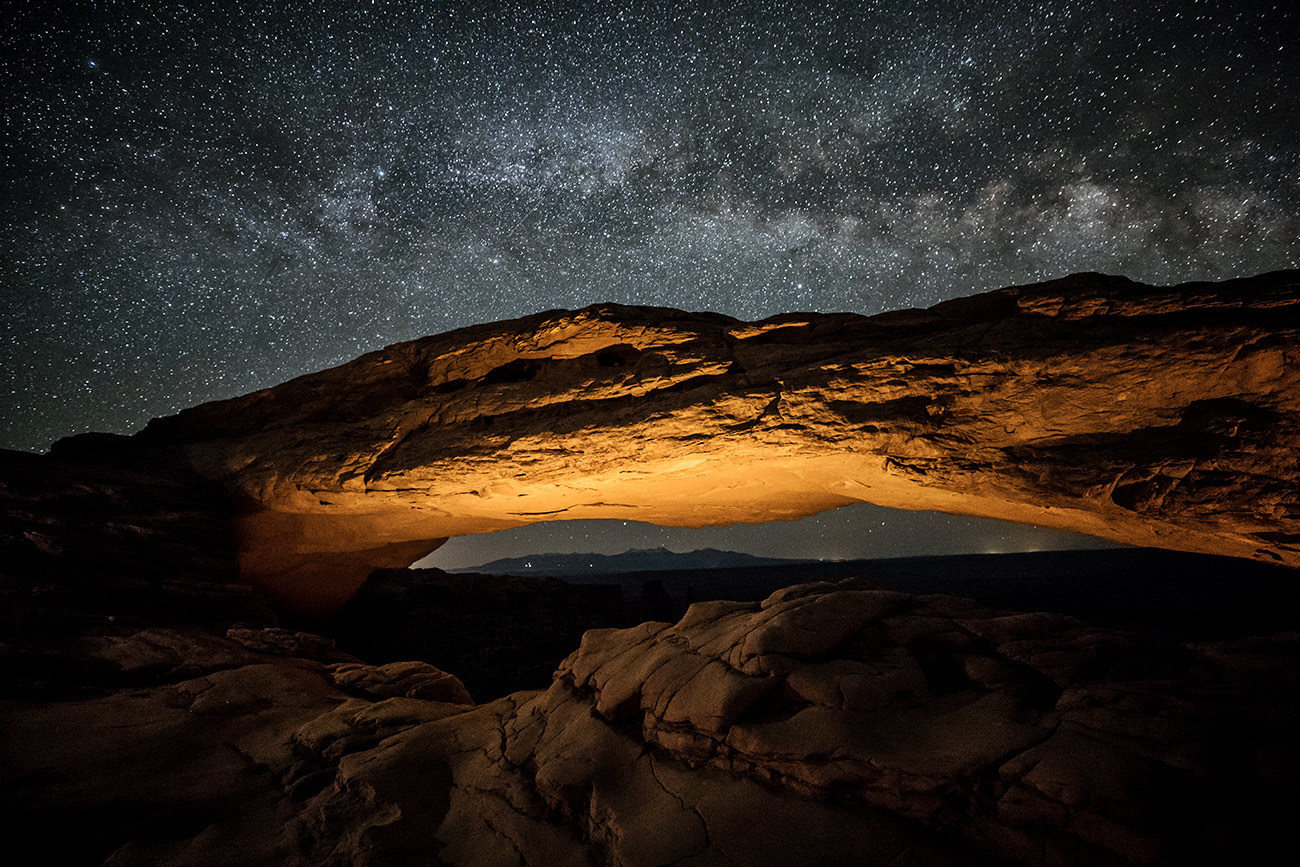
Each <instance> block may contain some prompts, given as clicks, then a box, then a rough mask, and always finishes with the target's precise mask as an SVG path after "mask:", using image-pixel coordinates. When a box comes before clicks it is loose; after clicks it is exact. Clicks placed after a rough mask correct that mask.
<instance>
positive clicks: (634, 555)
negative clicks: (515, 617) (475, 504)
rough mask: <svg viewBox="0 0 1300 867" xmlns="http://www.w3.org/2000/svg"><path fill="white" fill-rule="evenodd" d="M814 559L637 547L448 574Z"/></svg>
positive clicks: (559, 573)
mask: <svg viewBox="0 0 1300 867" xmlns="http://www.w3.org/2000/svg"><path fill="white" fill-rule="evenodd" d="M815 562H818V561H816V560H794V559H781V558H778V557H755V556H754V555H752V554H741V553H739V552H737V551H719V550H717V549H716V548H702V549H700V550H698V551H690V552H688V553H685V554H680V553H678V552H676V551H669V550H668V549H667V548H639V549H634V550H631V551H624V552H623V553H622V554H532V555H530V556H527V557H507V558H505V559H501V560H493V561H492V562H490V563H484V564H483V565H482V566H472V567H469V568H465V569H448V570H446V571H448V572H476V573H480V574H486V575H515V576H528V575H549V576H554V577H556V578H571V577H574V576H579V575H612V574H620V573H624V572H666V571H686V570H691V569H741V568H752V567H755V566H789V565H793V564H796V563H815Z"/></svg>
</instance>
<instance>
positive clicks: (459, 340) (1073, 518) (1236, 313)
mask: <svg viewBox="0 0 1300 867" xmlns="http://www.w3.org/2000/svg"><path fill="white" fill-rule="evenodd" d="M1297 302H1300V289H1298V286H1297V278H1296V274H1295V272H1279V273H1277V274H1272V275H1264V276H1261V277H1257V278H1252V279H1247V280H1236V281H1230V282H1227V283H1221V284H1188V285H1184V286H1177V287H1168V288H1156V287H1148V286H1142V285H1140V284H1135V283H1132V282H1130V281H1127V280H1124V279H1121V278H1111V277H1104V276H1101V275H1079V276H1076V277H1072V278H1067V279H1065V280H1061V281H1055V282H1052V283H1045V284H1040V285H1037V286H1030V287H1018V288H1011V289H1004V290H1000V291H997V292H991V293H987V294H985V295H980V296H975V297H973V298H968V299H962V300H958V301H952V302H947V303H944V304H941V305H938V306H937V307H934V308H932V309H930V310H926V311H904V312H897V313H889V314H884V315H881V316H875V317H862V316H855V315H850V314H836V315H812V314H807V315H805V314H790V315H785V316H779V317H776V318H773V319H769V320H765V321H763V322H758V323H744V322H739V321H736V320H733V319H730V318H727V317H724V316H717V315H712V314H687V313H681V312H679V311H674V310H666V309H656V308H634V307H620V306H615V305H599V306H596V307H591V308H588V309H586V310H581V311H577V312H565V311H559V312H551V313H543V314H538V315H536V316H531V317H527V318H524V319H518V320H513V321H509V322H501V323H496V324H491V325H483V326H475V327H473V328H467V329H461V330H458V331H454V332H450V333H448V334H444V335H439V336H436V337H429V338H425V339H422V340H417V341H412V342H410V343H403V344H398V345H395V346H391V347H389V348H387V349H384V350H382V351H379V352H375V353H371V354H369V355H366V356H363V357H361V358H358V359H357V360H355V361H353V362H350V363H348V364H345V365H343V366H341V367H337V368H334V369H332V370H327V371H322V372H320V373H317V374H312V375H310V376H305V377H301V378H299V379H296V380H293V381H292V382H288V383H285V384H284V385H281V386H277V387H276V388H272V389H268V390H265V391H260V392H257V393H255V394H251V395H248V396H246V397H242V398H237V399H234V400H229V401H223V402H218V403H213V404H206V405H204V406H200V407H196V408H194V409H191V410H187V411H185V412H182V413H181V414H179V415H177V416H174V417H171V418H167V419H160V420H156V421H155V422H153V423H151V424H150V425H149V427H148V428H147V429H146V430H145V431H144V432H143V433H141V434H140V435H138V436H137V437H136V438H134V440H133V441H132V443H131V444H130V446H129V447H128V450H130V449H136V450H143V452H144V453H145V455H146V456H147V457H146V458H145V459H147V460H153V459H156V456H157V455H158V454H161V453H179V454H180V456H181V457H182V458H183V460H184V461H186V462H187V463H189V464H190V465H192V466H193V467H194V468H195V469H197V470H198V471H199V472H200V473H201V474H202V475H204V476H205V477H207V478H210V479H214V480H217V481H219V482H220V483H221V484H222V485H223V486H225V487H226V488H227V489H228V490H229V491H232V492H234V493H235V494H236V495H237V496H238V498H239V499H240V501H241V502H243V503H244V504H245V506H246V509H245V513H244V515H243V517H242V518H241V519H240V520H239V523H238V529H239V533H240V538H241V547H242V552H241V566H242V569H243V571H244V572H245V574H246V575H249V576H250V577H253V578H255V579H256V580H259V581H260V582H262V583H263V585H264V586H266V587H268V588H270V589H271V591H272V592H273V593H274V594H275V595H276V596H277V597H278V599H279V601H280V602H281V603H282V604H285V605H289V606H290V607H294V606H296V607H297V608H299V609H300V610H304V611H307V612H308V613H324V612H326V611H328V610H331V609H333V608H336V607H337V606H338V605H339V604H341V603H342V601H343V600H345V599H346V598H347V597H348V596H349V595H350V594H351V593H352V592H353V591H354V590H355V588H356V587H357V586H358V585H359V584H360V583H361V581H363V580H364V578H365V575H366V574H368V572H369V570H370V569H371V568H373V567H376V566H405V565H407V564H408V563H409V562H411V561H413V560H414V559H416V558H417V557H419V556H421V555H422V554H423V553H425V552H427V551H428V550H430V549H431V548H432V547H433V546H435V545H436V544H438V540H440V539H443V538H445V537H448V536H453V535H460V534H465V533H478V532H485V531H489V530H494V529H499V528H503V527H509V526H517V525H520V524H526V523H532V522H536V521H543V520H556V519H561V518H623V519H636V520H643V521H651V522H656V523H661V524H670V525H682V526H700V525H704V524H722V523H730V522H736V521H766V520H776V519H791V518H796V517H799V516H801V515H807V514H811V513H814V512H817V511H821V510H824V509H829V508H834V507H837V506H842V505H845V504H849V503H855V502H862V501H866V502H873V503H878V504H881V505H886V506H896V507H902V508H908V509H937V510H941V511H948V512H954V513H961V514H969V515H979V516H986V517H995V518H1004V519H1009V520H1013V521H1024V522H1032V523H1035V524H1038V525H1041V526H1049V527H1057V528H1062V529H1068V530H1075V531H1081V532H1085V533H1092V534H1095V535H1098V536H1103V537H1107V538H1111V539H1116V540H1119V541H1123V542H1128V543H1134V544H1139V545H1151V546H1157V547H1168V548H1177V549H1182V550H1192V551H1202V552H1210V553H1218V554H1229V555H1233V556H1239V557H1254V558H1264V559H1269V560H1273V561H1276V562H1281V563H1285V564H1289V565H1292V566H1295V565H1300V545H1298V544H1297V543H1298V542H1300V506H1297V501H1298V497H1297V471H1296V462H1295V459H1294V456H1295V453H1296V450H1297V448H1300V349H1297V346H1300V303H1297ZM64 450H65V451H67V452H76V450H77V448H76V443H75V442H74V443H71V444H68V445H65V446H64Z"/></svg>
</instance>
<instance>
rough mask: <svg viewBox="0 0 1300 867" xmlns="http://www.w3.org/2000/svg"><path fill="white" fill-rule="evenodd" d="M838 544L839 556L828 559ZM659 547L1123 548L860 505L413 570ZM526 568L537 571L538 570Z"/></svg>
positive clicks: (586, 523)
mask: <svg viewBox="0 0 1300 867" xmlns="http://www.w3.org/2000/svg"><path fill="white" fill-rule="evenodd" d="M864 529H866V530H868V531H870V532H866V533H864V532H863V530H864ZM830 545H833V546H834V548H833V553H829V552H828V546H830ZM659 547H662V548H666V549H668V550H670V551H674V552H676V553H687V552H690V551H696V550H699V549H703V548H716V549H719V550H724V551H736V552H739V553H742V554H751V555H754V556H760V557H776V558H782V559H791V560H830V561H842V560H866V559H883V558H894V557H921V556H931V555H942V554H980V553H986V554H994V553H1011V552H1030V551H1049V550H1071V549H1076V548H1110V547H1120V546H1119V545H1118V544H1117V543H1114V542H1109V541H1107V540H1104V539H1098V538H1095V537H1093V536H1085V535H1081V534H1079V533H1067V532H1063V531H1059V530H1050V529H1047V528H1044V527H1035V526H1030V525H1025V524H1011V523H1008V522H1005V521H997V520H993V519H989V518H970V517H964V516H958V515H947V514H944V513H941V512H925V511H919V512H912V511H903V510H898V509H888V508H885V507H883V506H876V505H872V504H870V503H860V504H857V505H852V506H844V507H842V508H839V509H832V510H830V511H828V512H822V513H821V514H818V515H812V516H809V517H806V518H801V519H799V520H797V521H772V522H769V523H766V524H732V525H730V526H724V527H701V528H699V529H690V528H683V527H660V526H657V525H654V524H645V523H641V522H639V521H627V520H622V519H603V520H577V521H548V522H543V523H538V524H530V525H528V526H525V527H515V528H513V529H510V530H499V531H497V532H495V533H483V534H479V535H474V536H459V537H456V538H453V539H450V540H448V542H447V543H446V544H445V545H443V546H442V547H440V548H438V549H437V550H436V551H434V552H433V553H432V554H430V555H429V556H427V557H425V558H424V559H422V560H420V561H419V562H417V563H415V564H414V566H413V568H436V569H465V568H470V567H474V566H480V565H482V564H484V563H488V562H490V561H492V560H499V559H503V558H513V557H528V556H530V555H540V554H605V555H610V554H622V553H624V552H626V551H629V550H634V549H645V548H659ZM525 568H532V565H531V563H528V564H525ZM592 568H595V567H594V566H592Z"/></svg>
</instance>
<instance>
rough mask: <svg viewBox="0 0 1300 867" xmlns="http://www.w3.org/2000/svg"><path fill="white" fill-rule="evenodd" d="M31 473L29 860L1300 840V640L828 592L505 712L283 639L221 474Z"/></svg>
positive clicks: (16, 544)
mask: <svg viewBox="0 0 1300 867" xmlns="http://www.w3.org/2000/svg"><path fill="white" fill-rule="evenodd" d="M3 465H4V471H3V473H0V482H2V484H3V493H4V496H5V498H6V503H7V506H8V510H7V515H8V516H9V518H10V519H9V520H8V521H6V524H5V528H4V536H3V544H4V546H5V551H6V554H7V556H6V558H5V565H4V569H3V574H4V583H3V585H2V586H3V588H4V593H5V599H4V603H5V606H4V611H5V612H6V615H5V616H6V621H5V635H4V646H3V648H0V650H2V651H3V663H4V668H3V680H2V681H0V731H2V732H3V740H2V741H0V814H2V815H4V816H5V824H6V826H7V827H6V840H7V843H8V849H7V853H8V854H7V860H8V862H9V863H16V864H33V865H35V864H48V865H55V864H58V865H65V864H113V865H145V864H176V865H181V864H184V865H200V864H203V865H207V864H231V863H240V864H304V865H305V864H352V865H362V864H372V865H392V864H399V865H400V864H459V865H485V864H510V865H517V864H521V863H522V864H531V865H553V864H555V865H559V864H620V865H642V864H644V865H664V864H692V865H711V864H718V865H733V864H773V865H778V864H790V863H810V864H855V865H857V864H879V865H908V864H914V865H941V864H954V865H957V864H979V863H989V864H1022V865H1029V864H1032V865H1085V864H1086V865H1094V864H1115V865H1125V864H1144V865H1146V864H1170V865H1175V864H1177V865H1181V864H1195V863H1205V864H1220V863H1228V862H1237V863H1251V862H1253V861H1256V860H1258V859H1262V858H1263V857H1264V855H1263V853H1264V852H1266V851H1268V847H1269V846H1271V845H1276V844H1279V843H1281V842H1283V841H1284V840H1285V838H1286V836H1287V833H1288V832H1287V827H1288V826H1287V821H1286V820H1287V818H1288V816H1289V813H1290V806H1291V805H1292V804H1293V803H1294V799H1293V797H1292V795H1291V794H1290V792H1291V788H1292V781H1293V780H1294V779H1295V778H1296V775H1297V772H1300V767H1297V765H1298V764H1300V751H1297V750H1296V749H1295V748H1294V742H1293V737H1292V733H1293V732H1294V730H1295V727H1296V724H1297V723H1300V690H1297V686H1300V635H1297V634H1277V635H1270V636H1265V637H1257V638H1249V639H1240V640H1234V641H1221V642H1209V643H1205V642H1203V643H1197V644H1186V643H1178V642H1174V641H1159V640H1154V639H1146V638H1138V637H1135V636H1134V635H1132V634H1131V633H1127V632H1124V631H1121V630H1117V629H1113V628H1099V627H1093V626H1089V625H1087V624H1085V623H1083V622H1081V621H1078V620H1075V619H1072V618H1069V617H1065V616H1062V615H1048V614H1025V613H1010V612H1003V611H996V610H990V609H987V608H984V607H981V606H979V605H977V604H976V603H973V602H970V601H968V600H963V599H960V598H955V597H951V596H911V595H907V594H902V593H897V592H891V591H883V590H877V589H872V588H870V587H868V586H864V585H863V582H854V581H848V582H841V583H836V584H830V583H823V584H814V585H804V586H800V587H794V588H789V589H786V590H782V591H778V592H777V593H775V594H773V595H772V596H771V597H769V598H768V599H766V600H765V601H763V602H761V603H760V602H743V603H742V602H724V601H718V602H707V603H700V604H697V605H695V606H693V607H692V608H691V609H690V610H689V611H688V612H687V614H686V616H685V617H684V618H683V619H682V620H681V621H680V622H678V623H675V624H668V623H662V622H649V623H643V624H639V625H636V626H633V627H631V628H626V629H604V630H593V631H589V632H588V633H587V634H586V635H585V636H584V637H583V638H582V640H581V644H580V646H579V647H578V648H577V649H576V650H575V651H574V652H573V653H572V654H571V655H570V656H569V657H568V658H567V659H566V660H565V661H564V662H563V663H562V664H561V665H560V667H559V670H558V671H557V672H556V673H555V675H554V678H553V679H552V682H551V684H550V686H549V688H547V689H545V690H531V691H524V692H517V693H514V694H511V695H508V696H504V697H501V698H496V699H495V700H491V701H486V702H484V703H480V704H478V705H474V704H472V702H471V699H470V696H469V694H468V693H467V691H466V690H465V688H464V687H463V686H462V684H461V682H460V681H459V680H458V679H457V678H455V677H453V676H451V675H449V674H447V673H445V672H443V671H441V670H439V669H437V668H435V667H434V666H432V665H430V664H429V663H428V662H424V661H406V662H393V663H387V664H383V665H375V664H369V663H368V662H363V661H361V660H359V659H356V658H354V657H351V656H348V655H347V654H344V653H341V652H340V651H339V650H338V649H337V648H336V647H335V645H334V642H333V641H332V640H331V639H329V638H325V637H322V636H320V635H314V634H311V633H308V632H303V631H297V630H293V629H289V628H286V627H284V626H283V625H279V624H278V622H277V620H276V618H275V615H274V614H273V613H272V612H271V611H270V610H269V609H268V608H267V607H266V606H265V604H264V603H262V601H261V600H260V599H259V597H258V596H257V595H256V593H254V592H253V591H250V590H249V589H248V588H247V587H246V586H244V585H241V584H238V583H235V582H234V580H233V579H234V576H233V569H232V564H233V554H232V553H231V550H230V547H229V545H224V544H223V543H222V541H221V539H222V537H221V534H220V532H219V531H218V530H219V527H220V509H219V507H218V506H217V505H216V504H215V503H214V502H213V501H211V500H205V499H204V497H203V492H204V489H203V488H202V487H201V486H200V487H194V486H193V485H192V484H190V483H181V482H176V481H167V480H166V479H163V478H158V477H148V476H144V475H141V474H139V473H131V472H125V471H120V470H104V469H96V468H86V467H80V466H76V465H70V464H61V463H59V462H57V461H53V460H50V459H47V458H36V457H34V456H25V455H13V454H12V453H10V454H7V455H5V460H4V461H3ZM479 616H480V618H481V617H482V616H483V615H482V614H481V613H480V615H479ZM477 622H479V623H482V622H483V621H482V620H481V619H480V620H479V621H477Z"/></svg>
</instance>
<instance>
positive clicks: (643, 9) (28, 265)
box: [0, 2, 1300, 450]
mask: <svg viewBox="0 0 1300 867" xmlns="http://www.w3.org/2000/svg"><path fill="white" fill-rule="evenodd" d="M164 6H165V7H167V8H163V7H164ZM1297 32H1300V15H1297V13H1296V12H1294V11H1293V4H1290V3H1277V4H1254V5H1252V4H1245V3H1189V2H1181V3H1161V2H1143V3H1122V4H1121V3H1113V4H1102V3H1086V2H1078V3H1065V2H1057V3H1010V4H1009V3H1001V4H995V3H978V2H962V3H951V4H947V3H904V2H876V3H850V2H842V3H834V4H812V3H791V4H777V3H760V4H742V3H736V4H730V3H728V4H627V3H624V4H532V3H487V2H472V3H470V2H466V3H425V4H419V3H374V4H364V3H353V2H349V3H334V4H325V3H274V4H272V3H266V4H252V3H248V4H235V3H227V2H220V3H189V4H184V5H181V4H156V3H96V4H93V5H80V4H63V3H59V4H52V3H33V4H29V7H28V8H27V9H26V11H21V10H20V11H19V12H17V13H13V17H11V19H10V20H9V21H8V22H7V24H6V26H5V30H4V32H3V36H2V37H0V38H2V39H3V51H4V67H3V78H2V79H0V94H2V95H0V100H3V128H2V129H0V136H3V150H2V152H0V159H2V160H3V162H2V163H0V168H2V170H3V172H2V173H3V181H2V182H3V184H4V190H5V201H6V202H7V203H8V205H9V206H8V207H7V208H5V209H4V213H3V215H0V239H2V241H3V247H2V248H0V267H2V268H3V271H2V274H3V280H4V285H3V290H4V291H3V335H2V336H3V344H2V345H0V365H2V369H3V373H2V374H0V375H2V376H3V380H4V383H3V384H4V392H3V393H4V401H5V404H6V406H5V411H4V413H3V426H4V431H3V438H2V439H0V444H3V445H5V446H9V447H15V448H25V449H34V450H40V449H43V448H45V447H46V446H47V445H48V443H49V442H50V441H51V440H53V439H55V438H57V437H60V436H64V435H68V434H72V433H77V432H80V431H84V430H88V429H97V430H110V431H121V432H129V431H132V430H135V429H138V428H139V427H140V426H142V425H143V423H144V422H145V421H147V420H148V419H149V418H150V417H151V416H156V415H164V414H169V413H172V412H175V411H177V410H179V409H181V408H183V407H185V406H188V405H191V404H194V403H198V402H201V401H206V400H212V399H216V398H222V397H229V396H233V395H236V394H240V393H244V392H247V391H251V390H253V389H256V388H260V387H264V386H269V385H273V384H275V383H278V382H281V381H283V380H285V379H288V378H290V377H292V376H296V375H299V374H302V373H307V372H310V371H313V370H317V369H320V368H322V367H325V366H329V365H332V364H336V363H339V362H342V361H345V360H347V359H349V358H351V357H353V356H355V355H358V354H360V353H361V352H364V351H367V350H370V349H375V348H378V347H381V346H384V345H386V344H389V343H393V342H396V341H399V340H407V339H411V338H414V337H419V336H422V335H425V334H429V333H435V332H439V331H444V330H447V329H449V328H454V327H458V326H462V325H467V324H471V323H474V322H482V321H487V320H494V319H501V318H507V317H513V316H519V315H524V314H527V313H531V312H535V311H537V310H540V309H548V308H557V307H569V308H572V307H579V306H583V305H586V304H589V303H592V302H596V301H605V300H609V301H618V302H623V303H633V304H658V305H668V306H673V307H681V308H687V309H696V310H698V309H709V310H717V311H721V312H724V313H729V314H732V315H735V316H739V317H743V318H747V319H749V318H757V317H762V316H766V315H770V314H773V313H777V312H781V311H787V310H819V311H830V310H852V311H857V312H861V313H874V312H878V311H881V310H886V309H891V308H898V307H912V306H924V305H929V304H932V303H935V302H937V301H940V300H943V299H945V298H950V297H954V296H959V295H967V294H971V293H973V292H978V291H982V290H986V289H991V288H996V287H999V286H1004V285H1009V284H1015V283H1024V282H1032V281H1037V280H1043V279H1050V278H1053V277H1058V276H1061V275H1063V274H1066V273H1070V272H1075V271H1082V270H1094V271H1105V272H1111V273H1122V274H1125V275H1128V276H1130V277H1133V278H1136V279H1139V280H1142V281H1146V282H1154V283H1168V282H1178V281H1184V280H1192V279H1222V278H1227V277H1233V276H1242V275H1246V274H1251V273H1257V272H1261V271H1267V270H1273V269H1278V268H1286V267H1296V266H1297V264H1300V240H1298V237H1300V184H1298V183H1297V179H1298V178H1300V155H1298V150H1297V146H1296V134H1295V127H1296V119H1297V118H1298V117H1300V85H1297V81H1298V80H1300V79H1298V77H1297V75H1296V70H1297V69H1300V63H1298V62H1297V53H1300V40H1296V38H1295V34H1296V33H1297Z"/></svg>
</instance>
